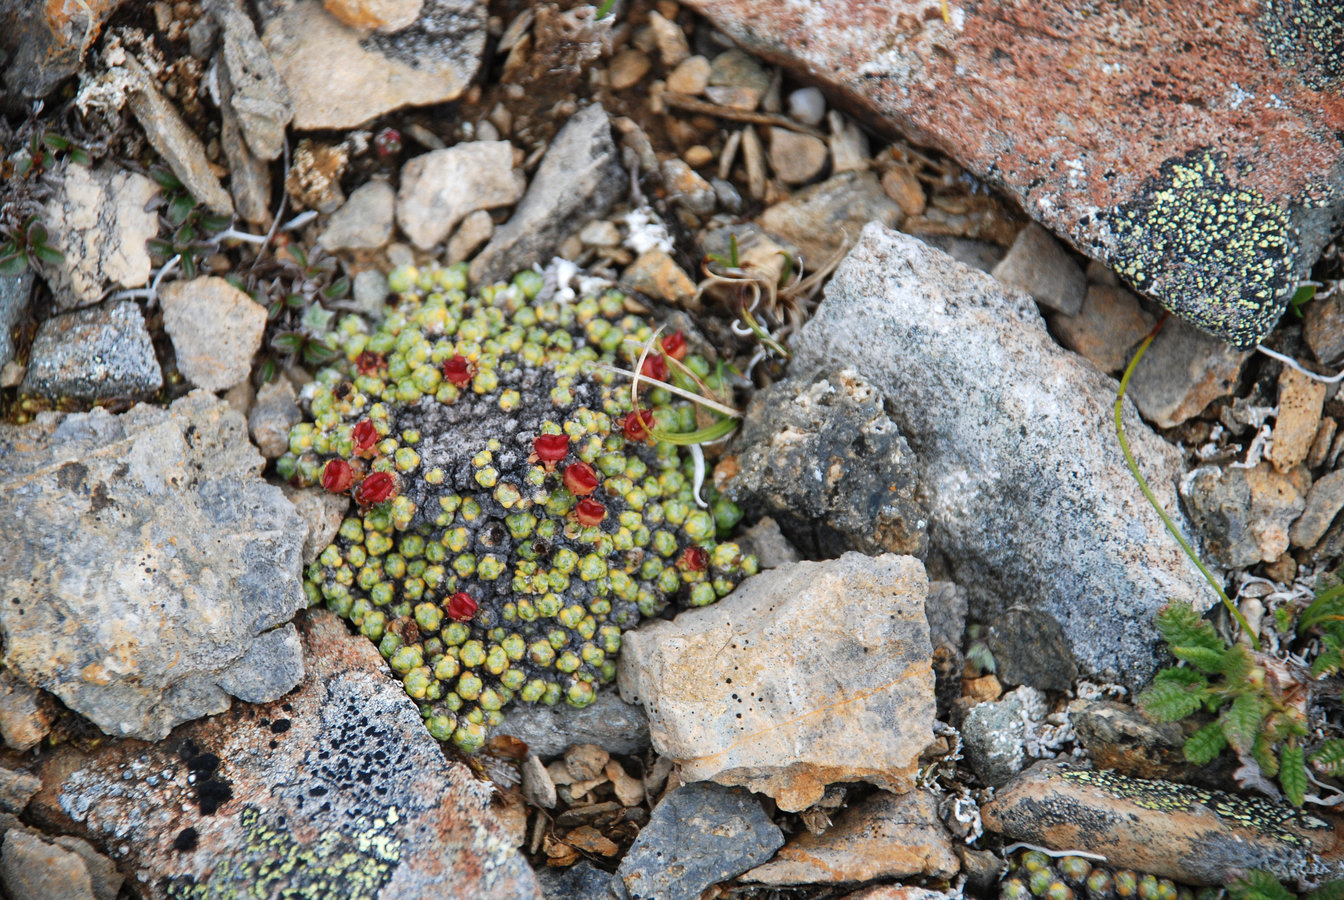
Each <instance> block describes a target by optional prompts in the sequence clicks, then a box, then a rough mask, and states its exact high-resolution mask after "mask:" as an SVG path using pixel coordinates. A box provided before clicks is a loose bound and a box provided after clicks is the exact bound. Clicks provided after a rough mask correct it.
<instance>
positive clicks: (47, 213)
mask: <svg viewBox="0 0 1344 900" xmlns="http://www.w3.org/2000/svg"><path fill="white" fill-rule="evenodd" d="M158 192H159V186H158V185H156V184H155V183H154V182H153V181H152V180H150V179H148V178H146V177H145V176H143V175H141V174H139V173H138V172H125V171H122V170H120V169H114V168H111V167H110V166H100V167H98V168H96V169H90V168H89V167H88V166H80V165H71V166H68V167H67V168H66V170H65V179H64V181H63V182H62V183H61V188H60V191H59V192H58V193H57V194H56V196H55V197H53V198H52V199H51V200H50V201H48V202H47V205H46V207H45V208H44V209H43V211H42V219H41V221H42V224H43V225H45V226H46V227H47V230H48V233H49V238H48V243H49V244H50V245H51V246H52V247H54V248H55V249H56V250H59V251H60V253H61V261H60V262H59V263H55V264H52V263H43V265H42V271H43V274H45V275H46V277H47V280H48V281H49V282H50V283H51V286H52V293H53V294H54V295H55V296H56V306H57V307H58V308H60V309H73V308H74V307H77V306H87V305H88V304H90V303H96V302H98V300H99V299H101V298H102V295H103V291H104V289H105V288H106V287H107V285H109V284H113V285H119V286H121V287H128V288H129V287H140V286H141V285H143V284H144V283H145V282H146V281H147V280H148V278H149V273H150V269H151V262H150V258H149V249H148V248H147V247H146V246H145V242H146V241H148V240H149V239H150V238H153V237H155V236H156V235H158V233H159V216H158V213H156V212H154V211H152V210H150V211H146V209H145V207H146V205H148V204H149V202H150V201H151V200H152V199H153V198H154V196H155V195H156V194H158Z"/></svg>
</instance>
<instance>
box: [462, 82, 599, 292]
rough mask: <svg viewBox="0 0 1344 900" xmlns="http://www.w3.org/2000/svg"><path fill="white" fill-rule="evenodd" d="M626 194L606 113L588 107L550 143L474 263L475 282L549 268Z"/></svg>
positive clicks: (596, 106)
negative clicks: (572, 238) (536, 266)
mask: <svg viewBox="0 0 1344 900" xmlns="http://www.w3.org/2000/svg"><path fill="white" fill-rule="evenodd" d="M624 191H625V172H624V170H623V169H622V168H621V164H620V162H619V156H618V155H617V152H616V144H615V142H614V141H612V138H611V123H610V121H609V119H608V117H607V111H606V110H605V109H603V108H602V105H601V104H599V103H592V104H589V105H588V106H586V107H584V108H583V109H581V110H579V111H578V112H576V113H575V114H574V115H573V116H571V117H570V119H569V121H568V122H566V123H565V126H564V127H563V128H561V129H560V132H559V134H557V135H556V136H555V139H554V140H552V141H551V146H550V147H549V148H547V150H546V155H545V156H543V157H542V158H541V165H540V166H538V167H537V173H536V175H534V176H533V178H532V183H531V184H530V185H528V188H527V193H526V194H524V195H523V199H522V201H521V202H519V204H518V207H517V209H515V210H514V212H513V215H512V216H511V217H510V218H509V221H507V222H505V223H504V224H503V225H501V226H500V227H499V228H496V229H495V233H494V234H493V235H492V236H491V238H490V242H489V243H488V244H486V245H485V247H483V248H482V249H481V252H480V253H478V254H477V255H476V258H475V259H474V260H472V263H471V280H472V282H473V283H477V284H484V283H489V282H492V281H498V280H500V279H503V278H506V277H508V276H510V275H512V274H513V273H514V272H515V271H517V270H519V269H523V268H526V267H527V266H529V265H532V264H533V263H537V262H549V260H550V257H551V255H552V254H553V253H554V252H555V249H556V248H557V247H559V246H560V242H561V241H562V240H564V239H565V238H566V237H567V236H568V235H570V234H571V233H572V232H574V231H575V230H577V229H578V228H579V227H581V226H582V225H583V223H584V222H585V221H588V220H590V219H600V218H602V217H603V216H605V215H606V214H607V213H608V212H609V211H610V210H611V207H612V205H613V204H614V203H615V202H616V200H617V199H618V198H619V197H620V196H622V194H623V193H624Z"/></svg>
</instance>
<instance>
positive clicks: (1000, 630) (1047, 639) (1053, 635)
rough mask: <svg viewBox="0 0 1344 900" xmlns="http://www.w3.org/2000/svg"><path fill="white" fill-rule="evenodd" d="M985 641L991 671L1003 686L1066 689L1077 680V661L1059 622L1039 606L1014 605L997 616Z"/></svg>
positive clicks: (1070, 687)
mask: <svg viewBox="0 0 1344 900" xmlns="http://www.w3.org/2000/svg"><path fill="white" fill-rule="evenodd" d="M985 643H986V644H988V646H989V650H990V652H991V653H993V654H994V662H995V663H996V666H995V669H994V674H996V675H997V676H998V677H999V680H1000V681H1002V682H1003V683H1004V684H1006V685H1018V684H1027V685H1031V686H1032V687H1034V688H1036V689H1038V690H1042V691H1067V690H1070V689H1072V688H1073V683H1074V681H1076V680H1077V679H1078V664H1077V663H1075V662H1074V661H1073V654H1072V653H1070V652H1069V644H1068V641H1066V640H1065V639H1064V634H1063V631H1062V629H1060V627H1059V622H1057V621H1055V618H1054V616H1052V615H1050V614H1049V613H1046V612H1042V611H1041V610H1039V609H1024V608H1021V607H1014V608H1012V609H1010V610H1008V611H1007V612H1005V613H1004V614H1003V615H1001V616H998V617H997V618H995V619H994V621H993V622H992V623H991V624H990V626H989V633H988V634H987V635H986V636H985Z"/></svg>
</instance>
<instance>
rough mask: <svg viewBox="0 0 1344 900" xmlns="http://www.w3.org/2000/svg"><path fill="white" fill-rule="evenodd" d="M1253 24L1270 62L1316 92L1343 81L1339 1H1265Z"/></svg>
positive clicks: (1343, 12)
mask: <svg viewBox="0 0 1344 900" xmlns="http://www.w3.org/2000/svg"><path fill="white" fill-rule="evenodd" d="M1256 25H1257V26H1258V27H1259V29H1260V34H1261V37H1263V38H1264V41H1265V46H1266V48H1267V52H1268V53H1269V56H1270V58H1271V59H1273V60H1274V61H1275V62H1277V63H1278V64H1279V65H1281V66H1283V67H1284V68H1285V69H1292V70H1293V71H1294V72H1295V73H1297V75H1298V77H1300V78H1301V79H1302V80H1303V81H1304V82H1305V83H1306V84H1307V86H1308V87H1310V88H1311V89H1312V90H1315V91H1325V90H1331V89H1338V88H1339V87H1340V85H1341V83H1342V82H1344V7H1341V6H1340V4H1339V0H1265V3H1264V6H1263V7H1262V9H1261V13H1260V16H1259V18H1258V19H1257V20H1256Z"/></svg>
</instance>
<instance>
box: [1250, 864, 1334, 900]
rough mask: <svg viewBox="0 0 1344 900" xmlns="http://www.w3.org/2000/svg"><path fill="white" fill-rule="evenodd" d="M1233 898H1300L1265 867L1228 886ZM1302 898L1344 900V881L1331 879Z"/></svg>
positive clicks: (1277, 899)
mask: <svg viewBox="0 0 1344 900" xmlns="http://www.w3.org/2000/svg"><path fill="white" fill-rule="evenodd" d="M1227 896H1228V897H1230V898H1231V900H1298V895H1297V894H1294V893H1293V892H1292V891H1290V890H1288V889H1287V888H1286V887H1284V886H1283V885H1282V884H1280V883H1279V880H1278V879H1277V878H1275V877H1274V876H1273V875H1271V874H1270V873H1269V872H1266V871H1265V870H1263V869H1252V870H1250V871H1249V872H1247V873H1246V874H1245V875H1243V876H1241V877H1240V878H1238V879H1236V880H1235V881H1233V882H1232V883H1231V884H1229V885H1228V886H1227ZM1301 900H1344V881H1329V882H1326V883H1325V884H1322V885H1321V886H1320V887H1318V888H1317V889H1316V890H1314V891H1312V892H1311V893H1309V894H1303V895H1301Z"/></svg>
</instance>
